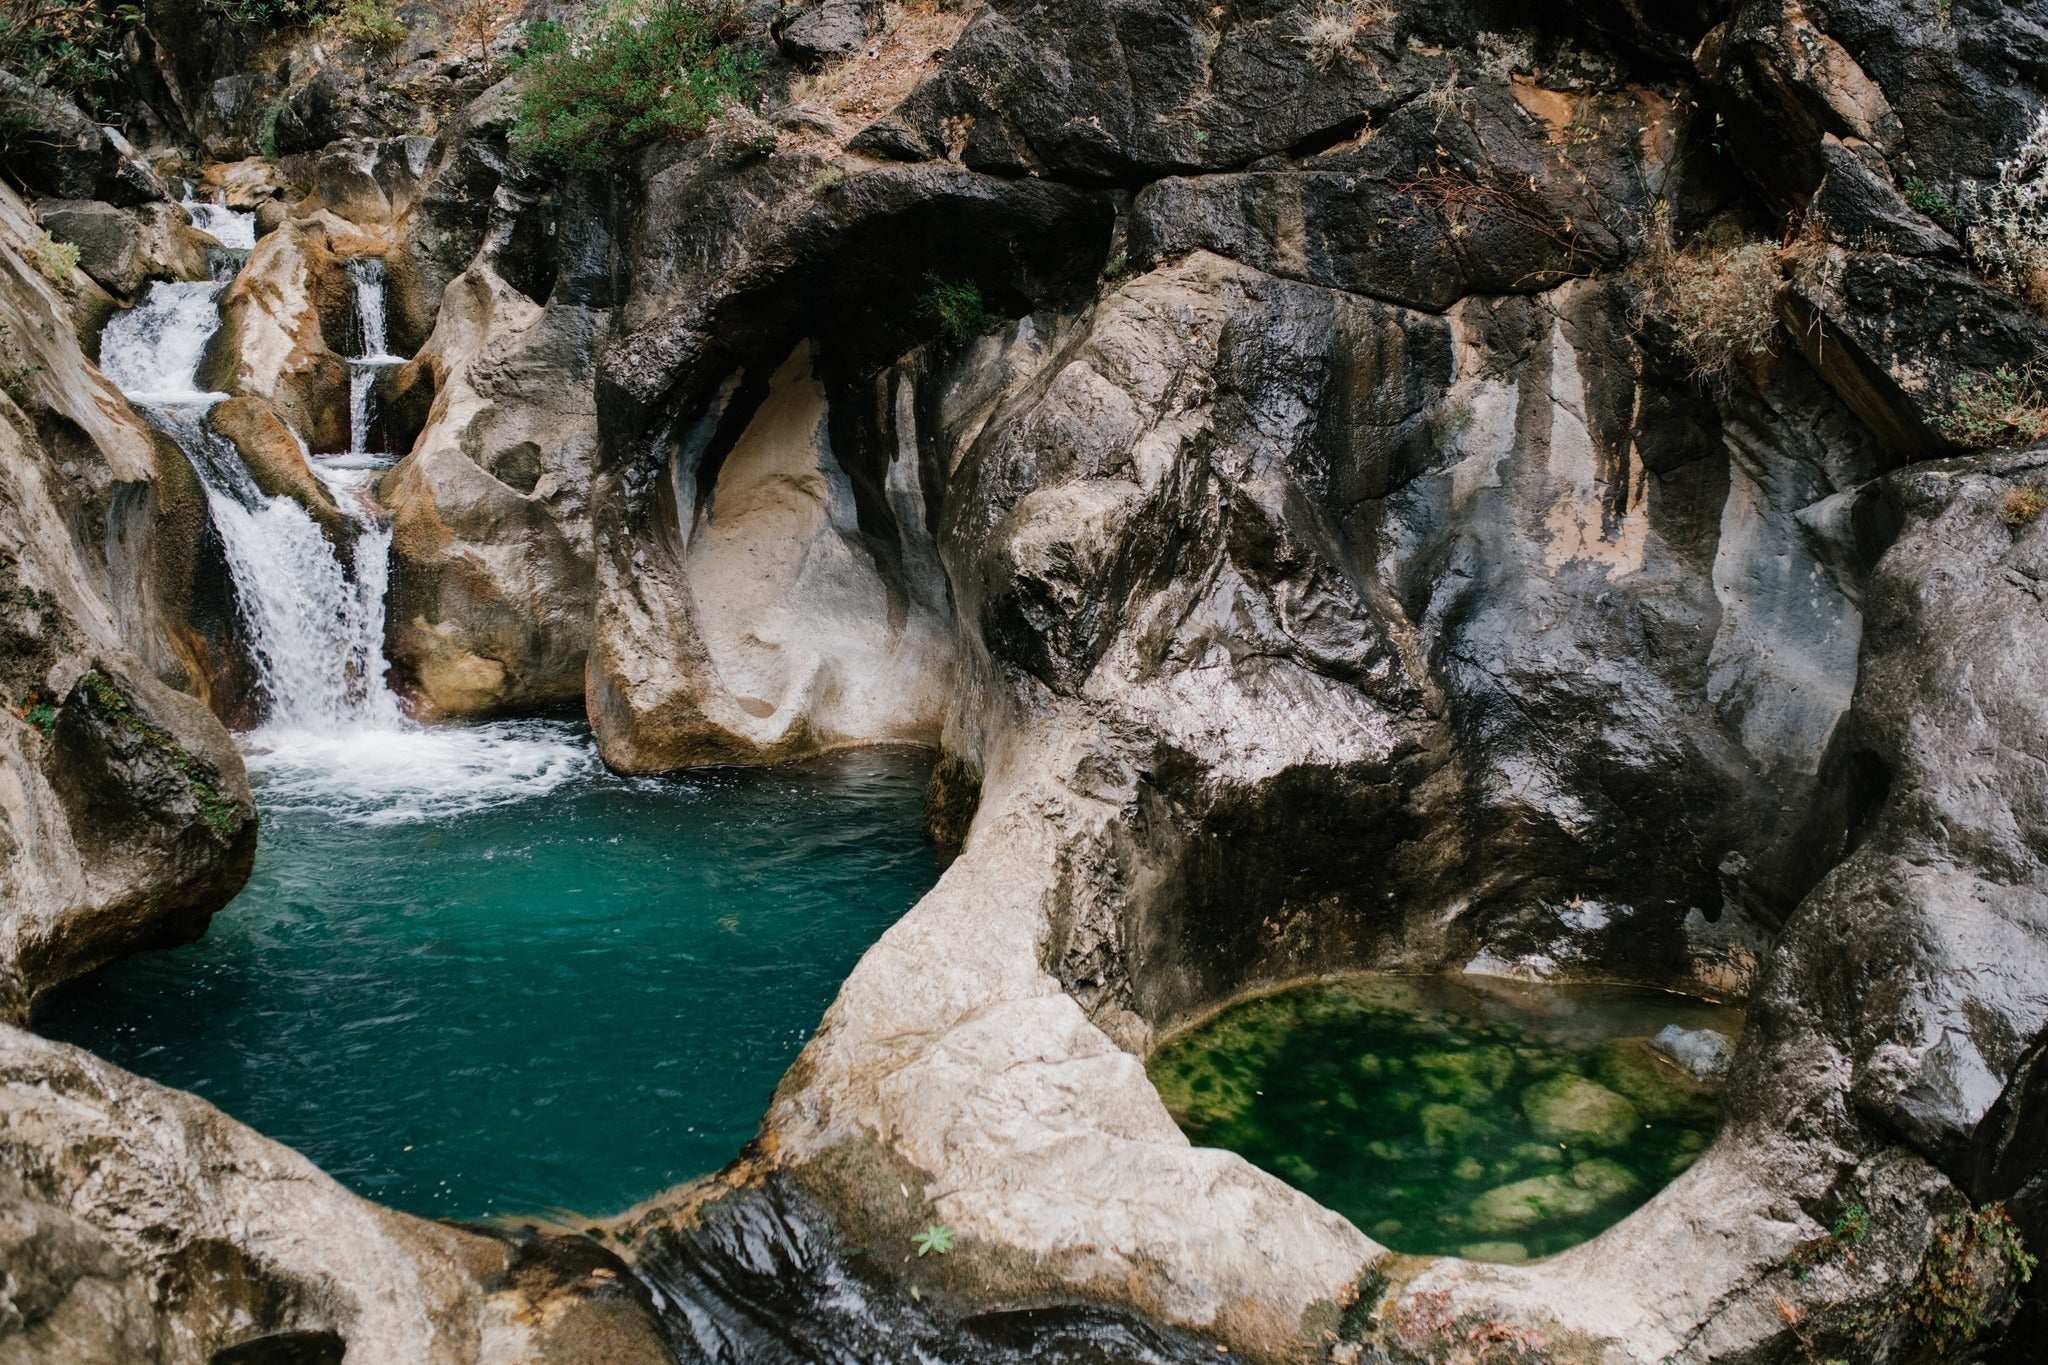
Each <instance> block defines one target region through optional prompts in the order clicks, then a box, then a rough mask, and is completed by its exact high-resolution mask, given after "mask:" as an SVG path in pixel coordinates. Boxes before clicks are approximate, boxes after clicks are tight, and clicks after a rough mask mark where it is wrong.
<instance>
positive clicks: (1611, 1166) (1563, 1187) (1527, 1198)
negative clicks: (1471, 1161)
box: [1466, 1157, 1642, 1261]
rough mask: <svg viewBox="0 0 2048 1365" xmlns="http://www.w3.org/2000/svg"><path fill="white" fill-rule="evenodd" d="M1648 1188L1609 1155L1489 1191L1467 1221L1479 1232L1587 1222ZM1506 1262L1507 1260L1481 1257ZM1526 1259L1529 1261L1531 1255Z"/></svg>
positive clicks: (1473, 1205) (1474, 1204) (1468, 1213)
mask: <svg viewBox="0 0 2048 1365" xmlns="http://www.w3.org/2000/svg"><path fill="white" fill-rule="evenodd" d="M1641 1190H1642V1182H1641V1181H1639V1180H1637V1179H1636V1178H1635V1177H1634V1176H1633V1175H1631V1174H1630V1173H1629V1171H1628V1168H1627V1167H1625V1166H1623V1165H1621V1164H1620V1163H1619V1162H1615V1161H1609V1160H1607V1159H1606V1158H1605V1157H1600V1158H1596V1159H1594V1160H1592V1161H1582V1162H1580V1163H1578V1164H1577V1165H1576V1166H1573V1167H1572V1168H1571V1170H1569V1171H1566V1172H1562V1173H1559V1174H1556V1175H1539V1176H1532V1177H1530V1178H1529V1179H1527V1180H1517V1181H1515V1182H1514V1183H1513V1184H1511V1185H1502V1186H1499V1187H1498V1188H1496V1189H1491V1190H1488V1191H1487V1192H1486V1193H1485V1194H1482V1195H1480V1196H1479V1197H1478V1198H1477V1199H1475V1200H1473V1201H1472V1203H1471V1205H1470V1207H1469V1208H1468V1209H1467V1211H1466V1221H1467V1222H1468V1223H1469V1224H1470V1226H1471V1228H1472V1230H1473V1231H1474V1232H1479V1233H1501V1232H1518V1231H1520V1230H1521V1229H1523V1228H1529V1227H1534V1226H1536V1225H1537V1224H1539V1223H1551V1222H1562V1221H1564V1220H1566V1219H1572V1218H1584V1217H1586V1216H1587V1215H1589V1214H1592V1213H1597V1212H1599V1211H1600V1210H1601V1209H1603V1208H1606V1207H1608V1206H1609V1205H1612V1204H1616V1203H1619V1202H1621V1201H1622V1200H1624V1199H1627V1198H1628V1197H1629V1196H1631V1195H1634V1194H1638V1193H1640V1192H1641ZM1472 1259H1478V1260H1501V1261H1506V1260H1507V1258H1505V1257H1491V1256H1488V1257H1476V1258H1472ZM1520 1259H1527V1257H1526V1253H1525V1255H1524V1256H1523V1257H1522V1258H1520Z"/></svg>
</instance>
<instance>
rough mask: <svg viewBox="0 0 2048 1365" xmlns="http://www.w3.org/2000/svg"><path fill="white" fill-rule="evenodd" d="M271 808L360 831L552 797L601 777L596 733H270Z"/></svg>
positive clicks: (528, 729) (260, 779)
mask: <svg viewBox="0 0 2048 1365" xmlns="http://www.w3.org/2000/svg"><path fill="white" fill-rule="evenodd" d="M248 763H249V773H250V776H251V778H252V779H253V781H254V783H255V785H256V787H257V790H258V791H259V793H260V794H261V796H262V799H263V804H264V805H265V806H266V807H268V808H271V809H276V810H303V809H312V810H319V811H323V812H326V813H327V814H330V815H332V816H334V817H335V818H337V819H340V820H345V821H348V822H350V823H353V824H365V825H400V824H412V823H417V822H420V821H425V820H445V819H448V818H449V817H451V816H456V815H463V814H467V813H469V812H472V811H479V810H485V809H488V808H490V807H493V806H502V805H507V804H510V803H513V802H517V801H529V800H532V799H534V798H535V797H540V796H545V795H547V794H548V793H549V792H552V791H554V790H555V789H556V788H558V787H560V786H562V785H563V784H564V783H567V782H572V781H575V780H577V779H579V778H584V777H589V776H593V775H595V774H596V773H598V772H599V771H600V770H601V766H602V765H601V764H600V763H599V762H598V757H597V750H596V749H595V747H594V746H593V745H592V744H591V742H590V740H589V737H588V735H587V733H586V732H584V731H582V730H581V729H579V728H578V727H576V726H574V725H571V724H570V723H568V722H566V721H501V722H496V723H492V724H487V725H459V726H457V725H450V726H430V725H421V724H418V723H416V722H410V721H408V722H405V723H403V724H400V725H397V726H391V727H379V726H361V727H355V728H350V729H343V730H329V729H321V728H293V727H290V726H282V725H266V726H265V727H264V728H263V729H261V730H259V731H257V732H256V733H255V734H253V735H251V736H249V741H248Z"/></svg>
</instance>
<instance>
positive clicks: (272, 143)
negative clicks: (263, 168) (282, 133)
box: [256, 99, 285, 161]
mask: <svg viewBox="0 0 2048 1365" xmlns="http://www.w3.org/2000/svg"><path fill="white" fill-rule="evenodd" d="M284 106H285V101H283V100H281V99H279V100H272V101H271V102H270V104H269V105H267V106H266V107H265V108H264V110H263V117H262V119H261V120H259V121H258V123H257V125H256V150H257V151H258V152H260V153H262V154H263V155H264V156H265V157H267V158H269V159H270V160H272V161H275V160H277V121H278V120H279V119H280V118H282V117H284Z"/></svg>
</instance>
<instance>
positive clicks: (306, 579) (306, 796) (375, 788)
mask: <svg viewBox="0 0 2048 1365" xmlns="http://www.w3.org/2000/svg"><path fill="white" fill-rule="evenodd" d="M186 207H187V208H188V209H190V210H191V211H192V213H193V217H194V220H195V221H196V222H198V223H199V225H200V226H201V227H202V228H203V229H204V230H205V231H207V232H208V233H209V234H211V235H212V236H213V237H214V238H215V239H216V240H218V241H220V242H221V243H222V244H223V245H224V246H227V247H229V248H230V250H229V251H228V252H227V253H226V261H225V264H224V266H223V273H222V275H221V277H220V278H218V279H214V280H202V281H198V282H195V283H189V284H165V283H158V284H153V285H151V286H150V291H149V294H148V296H147V297H146V298H145V299H144V300H143V302H142V303H141V304H139V305H138V306H136V307H135V308H133V309H131V310H130V311H128V312H126V313H123V314H120V315H118V316H117V317H115V318H114V319H113V320H112V321H111V322H109V323H108V324H107V327H106V330H105V332H104V333H103V334H102V337H101V341H100V356H101V361H100V365H101V369H102V370H103V371H104V372H105V374H106V376H107V377H108V378H109V379H111V380H112V381H113V382H114V384H115V386H116V387H118V388H119V389H120V390H121V392H122V393H123V394H125V395H126V396H127V398H128V400H129V401H130V402H131V403H133V404H134V405H135V407H136V408H137V410H139V411H140V412H141V413H142V414H143V416H144V417H146V418H147V419H148V420H149V421H150V422H151V423H152V424H153V425H154V426H156V427H157V428H158V429H159V430H161V431H163V432H165V433H166V434H167V435H169V436H170V437H171V438H172V439H173V440H175V441H176V442H177V443H178V446H179V448H180V449H181V450H183V451H184V452H185V455H186V457H187V458H188V459H189V460H190V461H191V463H192V467H193V469H194V471H195V472H196V473H197V474H198V476H199V480H200V482H201V484H202V485H204V487H205V489H206V498H207V505H208V509H209V511H210V513H211V516H212V521H213V525H214V528H215V530H216V531H217V532H218V533H219V536H220V541H221V545H222V548H223V550H224V551H225V554H226V557H227V561H228V572H229V577H230V579H231V581H232V583H233V586H234V591H235V600H236V604H237V606H238V608H239V612H240V618H241V624H242V627H243V630H244V633H245V643H246V644H247V646H248V650H249V655H250V659H251V662H252V663H253V664H254V667H255V672H256V680H257V687H258V689H259V692H260V694H261V700H262V703H263V721H262V724H261V726H260V727H259V728H258V729H257V730H256V731H255V732H254V733H252V734H250V735H248V736H245V737H244V741H243V743H244V747H245V749H246V750H247V751H248V756H249V770H250V772H251V774H253V775H256V776H258V777H259V778H260V779H261V780H262V789H263V796H264V801H265V804H266V805H267V806H270V807H271V808H287V807H292V806H308V807H315V808H318V809H320V810H322V811H325V812H328V813H330V814H332V815H334V816H335V817H336V818H339V819H344V820H357V821H363V822H367V823H377V824H383V823H393V822H401V821H409V820H418V819H428V818H439V817H443V816H447V815H450V814H455V813H460V812H462V811H466V810H474V809H479V808H482V807H485V806H492V805H498V804H502V803H504V802H507V801H516V800H520V799H524V798H527V797H531V796H535V795H539V794H542V793H545V792H547V791H550V790H552V789H554V788H555V787H557V786H559V785H560V784H561V783H563V782H566V781H568V780H570V779H571V778H573V777H576V776H577V775H579V774H581V773H585V772H588V771H590V769H591V768H592V767H594V766H595V762H596V759H595V755H594V754H593V753H592V752H591V750H590V746H589V743H588V741H587V740H584V739H580V738H575V737H572V736H570V735H568V734H567V733H565V731H564V727H563V726H561V725H560V724H559V723H557V722H505V723H499V724H493V725H478V726H468V727H461V728H445V727H444V728H429V727H426V726H423V725H420V724H418V723H416V722H414V721H412V720H409V719H408V718H407V717H406V715H405V713H404V710H403V709H402V707H401V706H400V704H399V699H398V697H397V696H396V694H394V693H393V692H392V691H391V689H390V687H389V686H388V685H387V683H386V681H385V673H386V671H387V664H386V661H385V657H384V596H385V590H386V587H387V585H388V583H389V580H390V571H391V566H390V555H391V530H390V528H389V526H387V525H386V524H384V521H383V518H382V516H381V514H380V510H379V509H378V507H377V504H376V498H375V493H374V487H375V483H376V480H377V477H378V475H379V474H380V473H381V472H382V471H383V470H384V469H386V468H388V467H389V466H390V465H391V463H392V462H393V460H394V459H395V457H394V456H393V455H391V454H389V453H384V454H379V453H376V452H373V451H371V450H369V449H368V448H367V447H368V445H369V440H368V437H369V431H370V427H371V423H372V420H373V418H374V408H373V406H372V403H373V394H372V391H373V389H374V386H375V382H376V376H377V374H378V373H379V372H380V371H382V370H383V369H385V368H388V367H389V366H392V365H396V364H402V363H404V362H403V359H402V358H401V357H398V356H393V355H390V354H389V353H388V352H387V350H386V345H387V343H386V341H385V315H384V270H383V263H382V262H381V261H351V262H350V265H349V274H350V277H351V280H352V281H353V282H354V285H355V291H354V292H355V302H356V331H357V341H358V345H357V347H356V349H358V350H359V351H360V352H361V354H360V355H358V356H357V357H355V358H354V359H352V360H351V361H350V362H349V366H350V370H351V381H352V382H351V385H350V390H351V394H350V396H351V400H352V402H351V407H352V412H351V418H352V422H353V426H352V428H351V430H352V438H351V440H350V443H349V444H350V447H351V449H350V451H349V453H348V454H346V455H340V456H328V457H322V456H314V455H308V457H307V465H308V466H309V467H310V468H311V470H312V471H313V473H314V475H315V476H316V477H318V478H319V479H320V480H321V482H322V483H323V484H325V485H326V486H327V488H328V490H329V491H330V492H332V493H333V494H334V499H335V503H336V504H337V505H338V506H339V507H340V508H341V509H342V510H343V511H344V512H345V513H346V514H347V515H348V516H349V517H351V518H352V519H353V520H354V521H355V522H356V540H355V546H354V554H353V555H352V556H351V558H352V559H353V561H354V566H355V571H354V573H353V575H351V573H350V572H349V570H348V569H347V568H346V567H345V566H344V564H343V562H342V557H341V556H340V555H339V554H338V553H337V552H336V550H335V547H334V546H333V544H331V543H330V542H329V541H328V539H327V537H326V536H325V535H324V534H323V533H322V532H321V530H320V527H319V524H318V523H316V522H315V521H314V520H313V518H312V516H311V515H310V514H308V513H307V511H306V509H305V508H304V507H302V506H300V505H299V504H298V503H297V502H296V501H294V500H293V499H291V498H288V497H271V496H268V495H266V494H265V493H264V492H263V491H262V489H261V488H259V487H258V486H257V483H256V480H255V478H254V476H253V475H252V474H251V473H250V471H249V469H248V467H247V466H246V465H245V464H244V463H243V461H242V458H241V455H240V453H239V452H238V451H237V450H236V449H235V448H234V446H233V444H232V443H230V442H228V441H226V440H224V439H223V438H221V437H220V436H218V435H215V434H214V433H213V431H211V430H210V429H209V428H208V426H207V423H206V418H207V414H208V413H209V412H211V411H212V409H213V407H214V406H215V405H216V404H217V403H219V402H220V401H221V400H222V399H224V398H226V397H227V395H226V394H220V393H208V392H205V391H203V390H202V389H201V388H200V387H199V378H198V376H199V365H200V361H201V359H202V357H203V356H204V355H205V352H206V345H207V343H208V341H210V340H211V339H212V337H213V334H214V333H215V332H216V331H218V330H219V328H220V309H219V303H218V300H219V295H220V292H221V290H222V289H223V288H225V287H226V284H227V281H228V279H230V278H231V277H232V275H233V273H234V271H235V270H236V269H238V268H239V266H240V264H241V261H242V259H243V258H244V257H245V256H246V255H247V252H248V249H249V248H250V247H252V246H253V244H254V242H255V224H254V215H252V214H247V213H236V212H233V211H230V210H228V209H225V208H222V207H220V206H219V205H214V204H190V203H188V204H187V205H186ZM300 448H301V450H302V451H303V450H304V446H303V444H301V447H300Z"/></svg>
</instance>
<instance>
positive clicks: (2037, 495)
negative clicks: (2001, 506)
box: [2005, 486, 2048, 530]
mask: <svg viewBox="0 0 2048 1365" xmlns="http://www.w3.org/2000/svg"><path fill="white" fill-rule="evenodd" d="M2043 512H2048V493H2044V492H2042V491H2041V490H2040V489H2039V488H2035V487H2032V486H2028V487H2026V488H2015V489H2013V490H2012V491H2011V492H2009V493H2007V494H2006V495H2005V524H2006V525H2007V526H2010V527H2012V528H2013V529H2015V530H2017V529H2019V528H2020V527H2022V526H2031V525H2033V524H2034V523H2035V522H2036V521H2038V520H2039V519H2040V516H2041V514H2042V513H2043Z"/></svg>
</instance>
